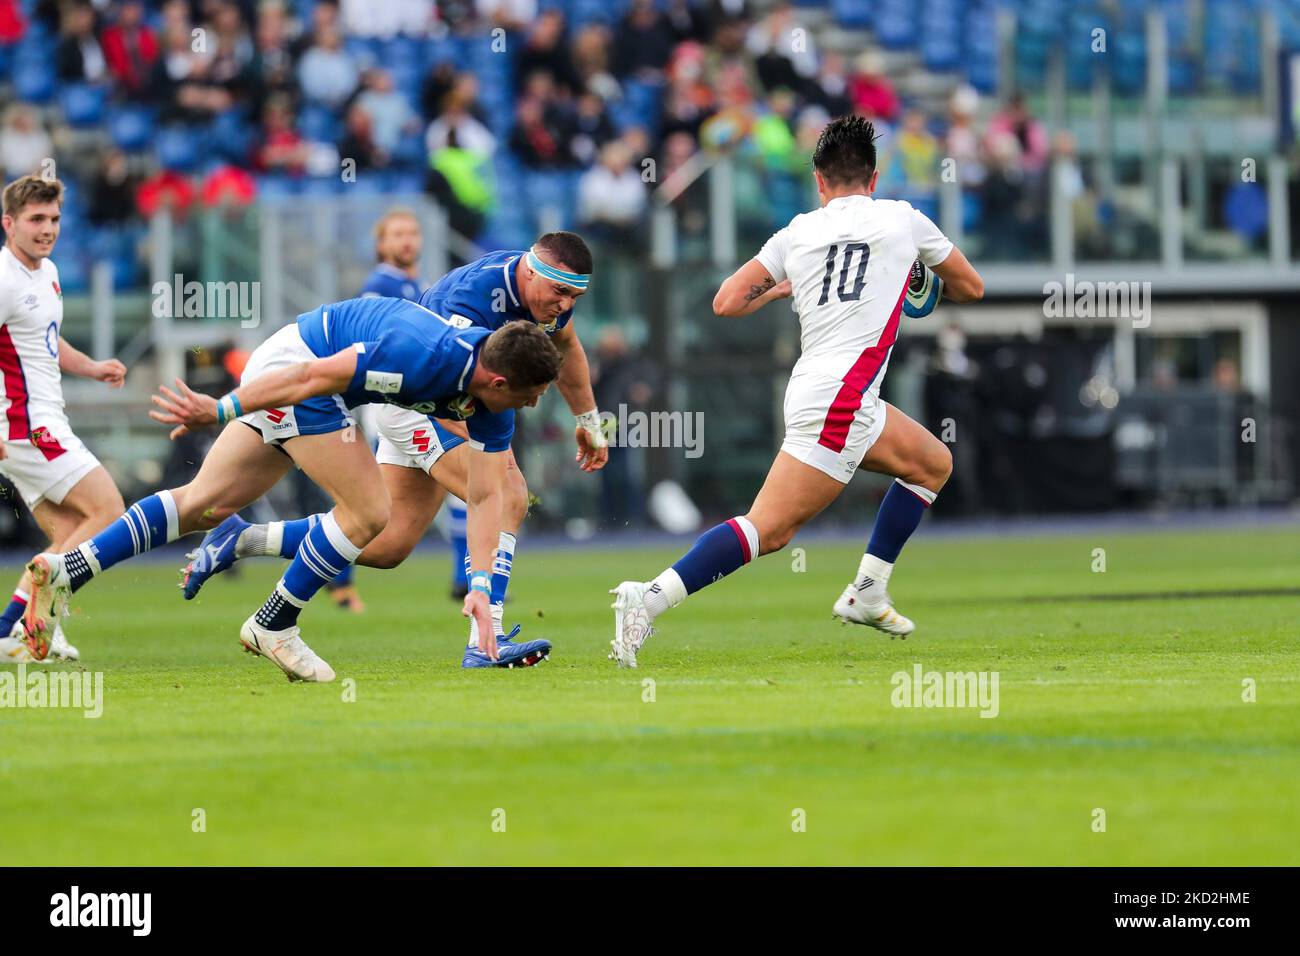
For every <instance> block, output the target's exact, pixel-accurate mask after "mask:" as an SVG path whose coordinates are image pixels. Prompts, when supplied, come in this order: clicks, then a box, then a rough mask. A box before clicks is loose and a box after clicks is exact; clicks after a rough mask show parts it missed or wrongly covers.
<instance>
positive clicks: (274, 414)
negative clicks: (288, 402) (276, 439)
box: [266, 408, 289, 425]
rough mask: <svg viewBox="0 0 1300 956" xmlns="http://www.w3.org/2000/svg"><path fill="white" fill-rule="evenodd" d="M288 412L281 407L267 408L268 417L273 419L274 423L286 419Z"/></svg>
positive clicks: (276, 423)
mask: <svg viewBox="0 0 1300 956" xmlns="http://www.w3.org/2000/svg"><path fill="white" fill-rule="evenodd" d="M288 414H289V413H288V412H286V411H284V410H282V409H279V408H268V409H267V410H266V417H267V418H269V419H270V420H271V424H272V425H278V424H280V422H282V421H284V416H286V415H288Z"/></svg>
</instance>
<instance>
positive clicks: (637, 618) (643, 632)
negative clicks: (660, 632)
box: [609, 581, 655, 667]
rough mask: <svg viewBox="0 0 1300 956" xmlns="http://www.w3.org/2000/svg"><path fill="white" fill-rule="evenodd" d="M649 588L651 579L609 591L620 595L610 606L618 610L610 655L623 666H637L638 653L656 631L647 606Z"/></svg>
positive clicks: (629, 582)
mask: <svg viewBox="0 0 1300 956" xmlns="http://www.w3.org/2000/svg"><path fill="white" fill-rule="evenodd" d="M649 590H650V584H649V583H648V582H644V581H624V582H623V583H622V584H620V585H619V586H618V587H616V588H611V589H610V591H609V593H610V594H615V595H617V597H615V598H614V603H613V604H611V605H610V607H612V608H613V609H614V639H613V640H612V641H610V642H609V646H610V647H612V648H613V650H612V651H611V652H610V655H609V657H610V660H613V661H617V662H618V666H619V667H636V655H637V652H638V651H640V650H641V647H642V645H644V644H645V642H646V639H647V638H648V637H650V635H651V634H653V633H654V632H655V629H654V627H652V626H651V624H650V614H649V613H648V612H647V611H646V607H645V594H646V592H647V591H649Z"/></svg>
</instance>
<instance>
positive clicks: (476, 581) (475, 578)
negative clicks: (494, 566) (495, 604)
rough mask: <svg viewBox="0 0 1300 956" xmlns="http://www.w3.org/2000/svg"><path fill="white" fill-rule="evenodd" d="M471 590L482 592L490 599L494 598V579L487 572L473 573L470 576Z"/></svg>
mask: <svg viewBox="0 0 1300 956" xmlns="http://www.w3.org/2000/svg"><path fill="white" fill-rule="evenodd" d="M469 589H470V590H471V591H482V592H483V593H484V594H486V595H487V596H488V597H491V596H492V577H491V576H490V575H489V574H488V573H487V572H486V571H473V572H471V573H470V576H469Z"/></svg>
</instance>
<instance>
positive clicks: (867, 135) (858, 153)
mask: <svg viewBox="0 0 1300 956" xmlns="http://www.w3.org/2000/svg"><path fill="white" fill-rule="evenodd" d="M813 168H814V169H816V170H817V172H819V173H821V174H822V179H824V180H826V185H828V186H852V185H855V184H857V183H861V184H862V185H864V186H865V185H866V184H867V183H869V182H870V181H871V174H872V173H874V172H875V171H876V128H875V127H874V126H872V125H871V121H870V120H868V119H864V118H863V117H861V116H841V117H840V118H839V119H835V120H831V121H830V122H829V123H827V124H826V128H825V129H824V130H822V134H821V136H819V137H818V138H817V148H816V149H814V150H813Z"/></svg>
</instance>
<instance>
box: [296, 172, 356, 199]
mask: <svg viewBox="0 0 1300 956" xmlns="http://www.w3.org/2000/svg"><path fill="white" fill-rule="evenodd" d="M345 186H346V187H347V188H351V186H352V183H344V182H343V180H342V179H340V178H339V177H338V176H309V177H308V178H307V179H305V180H303V181H302V190H301V192H302V195H304V196H336V195H338V194H339V193H341V192H343V190H344V188H345Z"/></svg>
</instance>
